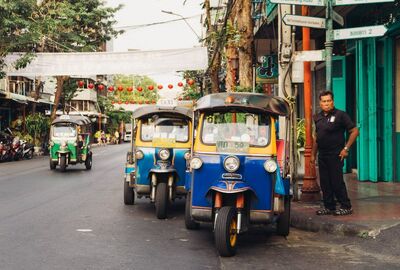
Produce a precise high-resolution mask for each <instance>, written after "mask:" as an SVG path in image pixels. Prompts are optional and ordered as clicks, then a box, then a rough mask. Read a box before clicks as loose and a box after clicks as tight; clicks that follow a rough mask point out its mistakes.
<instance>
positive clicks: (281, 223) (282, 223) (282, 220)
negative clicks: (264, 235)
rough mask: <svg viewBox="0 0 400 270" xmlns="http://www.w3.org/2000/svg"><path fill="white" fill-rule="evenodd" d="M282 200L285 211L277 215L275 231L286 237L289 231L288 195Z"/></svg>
mask: <svg viewBox="0 0 400 270" xmlns="http://www.w3.org/2000/svg"><path fill="white" fill-rule="evenodd" d="M284 200H285V201H284V206H285V211H284V212H283V213H282V214H280V216H279V219H278V223H277V224H276V232H277V234H278V235H281V236H285V237H286V236H288V235H289V231H290V196H285V199H284Z"/></svg>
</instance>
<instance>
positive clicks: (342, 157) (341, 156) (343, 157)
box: [339, 149, 349, 161]
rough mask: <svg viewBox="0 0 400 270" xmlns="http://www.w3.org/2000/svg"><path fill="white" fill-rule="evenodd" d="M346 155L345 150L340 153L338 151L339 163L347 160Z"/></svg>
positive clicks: (347, 153)
mask: <svg viewBox="0 0 400 270" xmlns="http://www.w3.org/2000/svg"><path fill="white" fill-rule="evenodd" d="M348 155H349V152H347V150H346V149H342V151H340V154H339V157H340V161H343V160H344V159H345V158H347V156H348Z"/></svg>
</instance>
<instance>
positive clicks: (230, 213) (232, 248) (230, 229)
mask: <svg viewBox="0 0 400 270" xmlns="http://www.w3.org/2000/svg"><path fill="white" fill-rule="evenodd" d="M237 237H238V235H237V215H236V209H235V208H233V207H231V206H224V207H222V208H221V209H220V210H219V211H218V215H217V220H216V221H215V231H214V238H215V245H216V247H217V250H218V253H219V255H220V256H221V257H231V256H233V255H235V254H236V243H237Z"/></svg>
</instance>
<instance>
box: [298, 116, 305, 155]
mask: <svg viewBox="0 0 400 270" xmlns="http://www.w3.org/2000/svg"><path fill="white" fill-rule="evenodd" d="M296 138H297V149H300V148H304V147H305V145H306V126H305V119H304V118H303V119H297V129H296Z"/></svg>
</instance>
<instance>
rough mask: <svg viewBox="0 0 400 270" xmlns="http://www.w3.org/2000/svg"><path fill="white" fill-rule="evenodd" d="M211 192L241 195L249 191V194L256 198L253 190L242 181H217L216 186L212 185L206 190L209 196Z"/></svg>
mask: <svg viewBox="0 0 400 270" xmlns="http://www.w3.org/2000/svg"><path fill="white" fill-rule="evenodd" d="M211 191H217V192H221V193H226V194H233V193H241V192H246V191H250V193H251V194H252V195H253V196H254V197H256V193H255V192H254V190H253V188H252V187H251V186H249V185H248V184H247V183H246V182H242V181H225V180H221V181H218V182H217V183H216V184H214V185H212V186H211V187H210V189H209V190H208V192H207V194H210V192H211Z"/></svg>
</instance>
